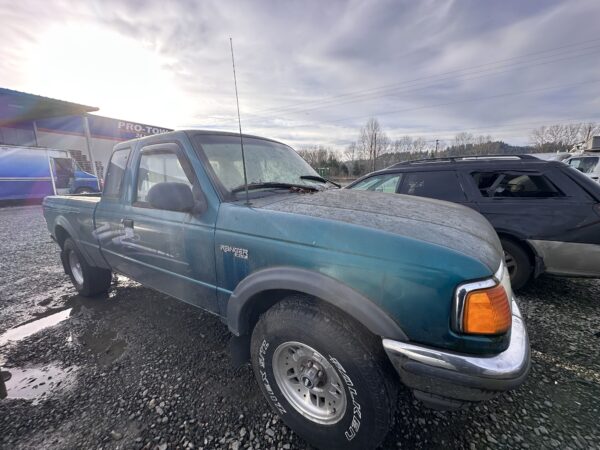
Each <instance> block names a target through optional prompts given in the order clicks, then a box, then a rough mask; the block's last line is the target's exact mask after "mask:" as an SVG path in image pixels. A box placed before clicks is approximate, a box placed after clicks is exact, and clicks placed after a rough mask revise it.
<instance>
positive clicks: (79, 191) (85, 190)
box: [75, 187, 94, 194]
mask: <svg viewBox="0 0 600 450" xmlns="http://www.w3.org/2000/svg"><path fill="white" fill-rule="evenodd" d="M75 193H76V194H93V193H94V190H93V189H92V188H88V187H82V188H79V189H77V190H76V191H75Z"/></svg>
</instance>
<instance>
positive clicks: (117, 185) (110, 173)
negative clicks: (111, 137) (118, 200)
mask: <svg viewBox="0 0 600 450" xmlns="http://www.w3.org/2000/svg"><path fill="white" fill-rule="evenodd" d="M130 151H131V149H130V148H121V149H119V150H115V152H114V153H113V154H112V156H111V158H110V163H108V168H107V169H106V184H105V186H104V192H103V193H102V196H103V197H118V196H119V194H120V192H121V183H122V182H123V175H124V174H125V168H126V167H127V159H128V158H129V152H130Z"/></svg>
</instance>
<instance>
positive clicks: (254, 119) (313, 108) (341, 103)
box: [247, 45, 600, 122]
mask: <svg viewBox="0 0 600 450" xmlns="http://www.w3.org/2000/svg"><path fill="white" fill-rule="evenodd" d="M596 47H597V48H599V49H600V45H599V46H596ZM590 48H594V47H590ZM597 53H600V50H596V51H593V52H588V53H583V54H579V55H571V56H567V57H564V58H559V59H553V60H549V61H542V62H539V63H537V64H531V63H527V65H526V66H525V67H535V66H541V65H546V64H551V63H554V62H558V61H565V60H569V59H574V58H580V57H582V56H590V55H594V54H597ZM519 64H520V65H522V64H524V63H519ZM504 69H505V70H502V71H498V70H495V71H494V72H491V73H483V74H481V75H478V76H471V77H468V78H463V79H462V80H460V78H462V77H465V76H467V75H477V72H474V73H472V74H468V73H467V74H464V75H461V76H460V77H448V78H445V79H440V80H437V82H440V81H445V80H452V79H455V80H460V81H469V80H475V79H479V78H484V77H486V76H490V75H499V74H502V73H506V72H510V71H512V70H514V69H512V68H511V69H508V68H504ZM434 85H435V83H434V84H428V85H424V86H419V87H416V88H412V89H403V90H399V89H400V88H396V89H394V90H393V91H397V92H396V95H394V96H393V97H395V96H397V94H406V93H411V92H417V91H421V90H425V89H428V88H431V87H432V86H434ZM393 91H390V92H393ZM383 95H384V94H377V95H369V96H366V95H365V96H363V98H356V99H349V100H346V101H340V102H336V103H330V104H324V105H321V106H314V107H312V108H307V109H297V110H294V111H290V112H289V113H288V114H298V113H306V112H310V111H314V110H318V109H323V108H329V107H333V106H340V105H343V104H349V103H356V102H360V101H366V100H371V99H374V98H378V97H381V96H383ZM385 95H389V92H388V93H386V94H385ZM247 115H251V116H254V117H253V118H251V119H249V121H250V122H256V121H258V120H260V119H271V118H272V116H259V115H257V114H252V113H247Z"/></svg>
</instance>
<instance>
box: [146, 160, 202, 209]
mask: <svg viewBox="0 0 600 450" xmlns="http://www.w3.org/2000/svg"><path fill="white" fill-rule="evenodd" d="M165 182H171V183H185V184H187V185H189V187H190V189H191V188H192V182H191V181H190V180H189V178H188V176H187V175H186V173H185V170H184V169H183V166H182V165H181V161H180V160H179V158H178V156H177V154H176V153H175V152H173V151H169V150H165V151H152V152H146V153H142V157H141V158H140V165H139V168H138V177H137V198H136V203H147V200H146V199H147V196H148V191H149V190H150V188H151V187H152V186H154V185H155V184H157V183H165Z"/></svg>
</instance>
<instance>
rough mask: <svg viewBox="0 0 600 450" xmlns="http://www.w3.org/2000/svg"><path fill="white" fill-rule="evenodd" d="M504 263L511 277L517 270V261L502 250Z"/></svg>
mask: <svg viewBox="0 0 600 450" xmlns="http://www.w3.org/2000/svg"><path fill="white" fill-rule="evenodd" d="M504 262H505V264H506V268H507V269H508V274H509V275H510V276H511V277H512V276H513V275H514V273H515V272H516V270H517V261H516V260H515V258H514V257H513V255H511V254H510V253H508V252H507V251H506V250H504Z"/></svg>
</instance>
